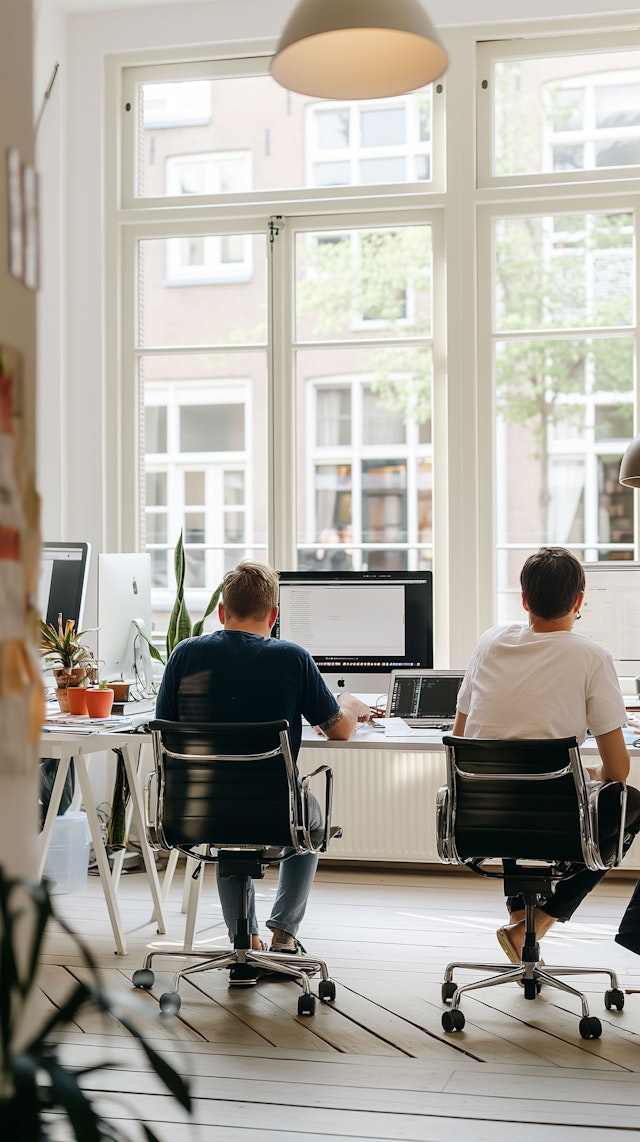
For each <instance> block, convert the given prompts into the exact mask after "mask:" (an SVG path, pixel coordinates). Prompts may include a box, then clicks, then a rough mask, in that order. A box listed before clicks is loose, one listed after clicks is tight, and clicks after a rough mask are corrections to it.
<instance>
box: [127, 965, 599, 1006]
mask: <svg viewBox="0 0 640 1142" xmlns="http://www.w3.org/2000/svg"><path fill="white" fill-rule="evenodd" d="M155 978H156V977H155V976H154V974H153V972H152V971H151V968H138V970H137V971H134V973H133V975H132V976H131V982H132V984H133V986H134V987H141V988H143V990H144V991H148V990H149V988H150V987H153V983H154V980H155ZM607 994H609V993H608V992H607ZM605 1002H606V1000H605Z"/></svg>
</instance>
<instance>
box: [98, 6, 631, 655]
mask: <svg viewBox="0 0 640 1142" xmlns="http://www.w3.org/2000/svg"><path fill="white" fill-rule="evenodd" d="M613 22H614V21H613V18H612V24H613ZM583 24H584V25H585V26H586V18H585V20H584V21H583ZM540 27H541V28H543V25H542V24H540ZM534 31H535V29H534V28H533V27H529V28H528V29H527V30H526V32H525V33H523V35H522V36H519V37H518V38H513V39H512V40H508V39H507V38H502V39H500V40H493V41H492V40H491V39H490V37H489V36H488V35H487V34H486V30H485V29H482V30H481V29H476V32H475V33H474V31H473V30H472V29H464V30H462V29H458V31H457V32H456V33H454V38H453V40H452V44H451V51H452V59H453V55H454V53H455V62H456V66H455V67H453V66H452V67H451V69H450V71H449V73H447V75H446V76H445V77H444V79H443V81H441V82H439V83H438V84H436V85H434V86H433V87H429V88H426V89H424V90H422V91H418V92H416V93H413V94H410V95H406V96H400V97H395V98H392V99H384V100H364V101H352V102H343V101H326V100H317V99H312V98H309V97H306V96H300V95H296V94H294V93H290V92H286V91H284V90H283V89H282V88H280V87H279V86H278V85H277V84H275V83H274V81H273V80H272V79H271V77H270V76H269V74H268V59H267V58H266V56H261V57H260V56H257V57H256V58H250V57H249V56H246V57H245V58H242V59H231V58H227V59H225V60H219V61H218V60H216V59H211V60H202V59H201V58H198V57H199V56H201V55H202V54H203V52H202V49H199V50H198V51H197V52H196V51H193V52H191V53H190V52H189V50H188V49H185V50H184V53H183V55H184V56H185V59H184V60H180V58H179V55H180V49H176V53H175V58H174V60H173V62H169V63H167V64H166V65H164V64H163V65H160V64H157V63H155V62H153V63H150V64H148V65H145V64H144V63H140V64H136V65H135V66H130V63H129V61H124V60H123V61H122V63H121V80H122V82H121V84H119V85H114V90H115V89H116V87H117V90H118V91H119V92H121V93H122V95H123V96H124V99H123V101H122V106H123V107H124V110H123V111H122V115H121V127H122V130H121V140H120V141H121V145H122V150H121V156H120V158H121V161H120V162H119V163H114V164H112V168H113V169H118V171H119V172H121V173H120V182H119V205H118V207H117V208H116V207H114V209H113V222H114V234H116V233H117V234H120V233H121V234H122V235H123V241H122V248H123V251H124V255H123V262H122V278H121V286H122V288H121V293H120V296H121V298H122V311H121V318H122V320H121V327H120V328H121V334H122V336H121V343H122V353H121V356H120V357H119V358H118V368H119V369H120V368H121V370H122V380H123V384H124V392H125V402H124V410H123V415H124V413H127V414H128V413H129V412H132V414H133V413H135V416H136V418H137V420H136V425H137V429H136V439H137V441H138V443H139V449H138V455H139V473H138V475H139V481H138V483H139V487H138V495H137V496H136V497H135V500H136V504H137V505H138V516H137V521H136V524H137V532H136V538H137V540H138V541H139V542H140V543H141V545H143V546H145V547H146V548H147V549H148V550H149V551H150V552H151V554H152V561H153V568H154V582H155V587H154V591H155V595H154V604H155V606H156V616H161V615H162V614H163V613H166V610H167V608H168V606H169V603H170V601H171V599H172V595H173V569H172V551H173V547H174V545H175V541H176V539H177V536H178V534H179V532H180V530H182V531H183V533H184V537H185V543H186V548H187V556H188V589H189V596H188V602H191V603H192V605H193V607H194V610H196V611H197V610H198V606H199V603H200V602H204V601H206V600H207V599H208V597H209V594H210V592H211V590H212V589H213V588H214V587H215V586H216V585H217V582H218V581H219V579H220V577H221V575H222V574H223V573H224V571H225V570H226V569H227V568H228V567H230V566H232V565H233V564H234V563H235V562H237V561H238V560H239V559H241V558H243V557H256V558H266V559H268V560H269V561H270V562H272V563H273V565H274V566H276V567H278V568H281V569H295V567H297V566H298V567H301V568H309V567H346V568H348V567H351V568H354V569H359V568H368V567H371V568H407V569H413V568H422V567H427V566H432V567H433V569H434V598H435V610H436V642H435V653H436V661H437V662H438V663H439V664H440V665H443V666H446V665H451V666H455V667H458V666H464V664H465V662H466V661H467V659H468V656H469V653H470V652H471V649H472V648H473V646H474V645H475V642H476V640H477V637H478V635H479V633H480V632H481V631H482V630H483V629H485V628H486V627H487V626H489V625H490V624H491V623H492V622H495V621H496V620H503V619H510V618H513V617H521V607H520V601H519V591H518V574H519V570H520V567H521V565H522V562H523V560H524V558H525V557H526V555H527V554H528V553H529V552H530V551H531V550H533V549H535V548H536V547H537V546H538V545H540V544H543V543H554V544H565V545H567V546H569V547H570V548H571V549H572V550H573V551H575V552H576V554H577V555H578V556H579V557H580V558H582V559H585V560H589V561H593V560H603V559H607V560H611V559H628V558H635V557H638V556H639V555H640V549H639V545H638V540H637V537H636V523H637V513H638V508H637V507H635V506H634V497H633V493H632V492H630V491H629V490H625V489H624V488H622V487H621V486H620V485H619V483H618V468H619V463H620V458H621V456H622V454H623V452H624V450H625V448H626V445H627V443H628V441H629V439H630V437H631V436H632V435H633V433H634V432H635V431H637V424H638V412H637V383H638V382H637V373H638V368H637V359H636V358H637V348H638V338H639V336H640V330H639V327H638V314H637V305H638V301H637V294H638V285H637V283H638V282H639V281H640V266H639V264H638V240H637V231H638V213H639V210H640V207H639V206H638V203H639V202H640V197H639V194H640V114H639V112H638V106H639V99H640V34H638V32H637V31H635V30H630V29H629V28H627V29H626V31H624V32H614V31H607V32H602V31H599V32H597V33H589V34H582V33H581V34H580V35H568V34H566V33H565V31H564V30H562V31H561V30H560V29H558V28H557V27H556V26H553V27H552V26H549V27H547V28H546V29H543V34H542V35H541V36H540V37H539V38H534V34H533V33H534ZM505 37H506V33H505ZM189 56H190V58H186V57H189ZM472 76H475V77H476V78H477V82H473V80H472V79H471V77H472ZM445 101H446V108H447V114H446V117H445ZM445 159H446V162H445ZM447 172H448V173H449V177H450V184H449V185H447V182H446V175H447ZM117 332H118V334H119V333H120V330H118V331H117ZM114 343H116V344H119V343H120V336H119V335H118V337H116V338H115V339H114ZM114 371H115V370H114ZM138 429H139V430H138ZM130 530H131V532H133V528H131V529H130ZM157 621H158V626H159V628H161V625H162V622H161V618H158V619H157Z"/></svg>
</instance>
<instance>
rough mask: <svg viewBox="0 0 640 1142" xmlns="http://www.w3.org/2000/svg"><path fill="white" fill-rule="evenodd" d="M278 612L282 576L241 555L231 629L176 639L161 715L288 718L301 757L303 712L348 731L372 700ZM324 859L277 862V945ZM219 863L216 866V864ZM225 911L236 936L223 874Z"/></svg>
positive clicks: (256, 942) (228, 592) (227, 610)
mask: <svg viewBox="0 0 640 1142" xmlns="http://www.w3.org/2000/svg"><path fill="white" fill-rule="evenodd" d="M277 614H278V576H277V575H276V573H275V571H273V569H272V568H271V567H268V566H267V565H266V564H263V563H252V562H244V563H240V564H238V566H237V567H235V568H234V570H233V571H229V572H228V573H227V574H226V575H225V577H224V580H223V584H222V601H221V603H220V604H219V607H218V616H219V619H220V622H221V623H222V624H223V627H224V629H223V630H218V631H215V632H214V633H213V634H204V635H199V636H198V637H196V638H190V639H186V640H185V641H184V642H181V643H179V644H178V646H177V647H176V648H175V650H174V651H173V654H172V655H171V657H170V659H169V661H168V663H167V666H166V668H165V672H164V676H163V679H162V684H161V686H160V692H159V694H158V700H157V703H156V716H157V717H158V718H162V719H166V720H168V721H176V722H178V721H180V722H269V721H277V720H279V719H281V718H282V719H286V721H287V722H288V723H289V734H290V738H291V747H292V751H293V757H294V760H295V759H296V758H297V756H298V751H299V749H300V741H301V737H302V718H303V717H304V718H306V720H307V721H308V722H309V723H310V724H311V725H312V726H317V727H318V728H319V729H320V730H321V731H322V732H323V733H324V734H325V735H326V737H328V738H331V739H332V740H334V741H346V740H347V739H348V738H350V737H351V735H352V733H353V731H354V729H355V727H356V725H357V723H358V721H368V719H369V717H370V710H369V707H368V706H366V705H365V704H364V703H363V702H360V701H359V700H358V699H357V698H354V697H353V695H352V694H340V696H339V698H338V699H337V700H336V698H334V696H333V694H332V693H331V691H330V690H329V689H328V687H327V685H326V683H325V682H324V680H323V678H322V675H321V674H320V672H319V670H318V668H317V666H316V664H315V662H314V661H313V659H312V657H311V655H310V654H308V653H307V651H306V650H303V649H302V647H300V646H297V645H296V644H295V643H292V642H284V641H280V640H278V639H273V638H271V629H272V627H273V624H274V623H275V621H276V616H277ZM310 812H311V820H310V827H311V829H315V828H318V827H320V826H321V824H322V812H321V809H320V806H319V805H318V802H317V801H316V799H315V798H314V797H311V798H310ZM317 864H318V855H317V853H308V854H307V855H306V856H292V857H289V859H288V860H285V861H283V862H282V864H281V865H280V875H279V880H278V889H277V892H276V898H275V901H274V904H273V908H272V910H271V916H270V917H269V919H268V920H267V927H268V928H270V929H271V933H272V935H271V945H270V950H271V951H275V952H292V953H294V952H296V951H297V949H298V947H299V945H298V942H297V940H296V934H297V931H298V927H299V925H300V923H301V921H302V918H303V916H304V913H305V909H306V905H307V898H308V895H309V891H310V889H311V885H312V882H313V878H314V875H315V871H316V868H317ZM217 867H218V866H216V869H217ZM218 891H219V893H220V902H221V905H222V912H223V915H224V919H225V922H226V925H227V928H228V930H229V936H230V938H231V939H233V933H234V931H235V926H236V919H237V914H238V886H237V880H236V878H235V877H228V878H225V879H222V878H221V877H220V876H218ZM249 930H250V932H251V946H252V948H254V949H255V950H259V949H261V948H262V947H263V944H262V941H261V940H260V937H259V934H258V922H257V918H256V911H255V893H254V890H253V884H252V885H251V890H250V894H249ZM258 975H259V972H258V971H257V970H256V971H255V972H253V973H250V978H247V972H246V970H245V971H244V972H243V973H240V972H234V970H233V968H232V970H231V978H230V982H231V983H232V984H236V983H238V984H239V983H242V984H245V985H246V984H247V983H255V981H256V979H257V977H258Z"/></svg>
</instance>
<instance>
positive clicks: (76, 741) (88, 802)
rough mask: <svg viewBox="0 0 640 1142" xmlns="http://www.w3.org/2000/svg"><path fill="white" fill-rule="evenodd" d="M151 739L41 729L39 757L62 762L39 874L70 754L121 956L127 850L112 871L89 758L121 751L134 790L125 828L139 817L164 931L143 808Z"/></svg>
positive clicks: (158, 921)
mask: <svg viewBox="0 0 640 1142" xmlns="http://www.w3.org/2000/svg"><path fill="white" fill-rule="evenodd" d="M150 741H151V735H150V734H141V733H113V732H107V731H104V730H103V731H100V730H96V732H95V733H89V734H76V733H65V732H64V730H63V729H60V730H58V729H56V730H48V729H47V730H45V731H43V735H42V739H41V743H40V754H41V756H42V757H57V758H59V759H60V764H59V766H58V772H57V774H56V778H55V782H54V785H53V789H52V792H51V800H50V802H49V808H48V810H47V815H46V818H45V822H44V826H43V829H42V832H41V833H40V836H39V838H38V876H39V877H41V876H42V871H43V868H44V863H45V859H46V855H47V850H48V847H49V843H50V840H51V834H52V830H53V826H54V822H55V818H56V815H57V812H58V809H59V806H60V799H61V797H62V791H63V788H64V783H65V779H66V776H67V773H68V771H69V765H70V762H71V758H73V759H74V766H75V771H76V774H77V777H78V784H79V786H80V791H81V793H82V804H83V807H84V811H85V813H86V814H87V821H88V824H89V829H90V831H91V840H92V842H93V849H94V853H95V857H96V862H97V865H98V872H99V874H100V881H101V883H102V889H103V892H104V897H105V902H106V905H107V911H108V913H109V920H110V921H111V928H112V930H113V936H114V940H115V947H116V954H117V955H123V956H124V955H126V953H127V945H126V941H125V938H124V931H123V927H122V919H121V916H120V909H119V907H118V900H117V890H118V885H119V883H120V876H121V873H122V863H123V860H124V850H122V851H121V852H119V853H117V854H116V856H115V857H114V862H113V872H112V871H111V869H110V867H109V858H108V857H107V853H106V850H105V847H104V842H103V839H102V829H101V826H100V821H99V819H98V814H97V811H96V803H95V798H94V795H93V790H92V788H91V781H90V779H89V771H88V760H89V758H90V757H91V755H93V754H97V753H103V752H105V751H108V750H112V749H121V750H122V757H123V761H124V766H125V770H126V774H127V781H128V783H129V790H130V794H131V796H130V801H129V805H128V806H127V828H128V827H129V826H130V824H131V822H132V821H133V822H135V825H136V828H137V830H138V834H139V838H140V847H141V851H142V859H143V861H144V866H145V870H146V875H147V879H148V882H149V889H150V893H151V900H152V902H153V913H152V916H151V920H152V921H154V920H155V922H156V924H157V930H158V932H159V933H164V932H165V931H166V925H165V919H164V911H163V902H162V892H161V889H160V882H159V880H158V872H157V869H156V863H155V859H154V856H153V853H152V851H151V849H150V848H149V845H148V844H147V840H146V833H145V823H144V807H143V804H142V793H141V788H140V772H139V768H140V755H141V750H142V746H143V745H144V744H145V743H148V742H150Z"/></svg>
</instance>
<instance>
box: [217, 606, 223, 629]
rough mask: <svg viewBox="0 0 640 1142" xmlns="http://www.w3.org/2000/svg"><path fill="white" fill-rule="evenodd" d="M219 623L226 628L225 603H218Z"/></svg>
mask: <svg viewBox="0 0 640 1142" xmlns="http://www.w3.org/2000/svg"><path fill="white" fill-rule="evenodd" d="M218 621H219V622H221V623H222V625H223V626H224V603H218Z"/></svg>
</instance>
